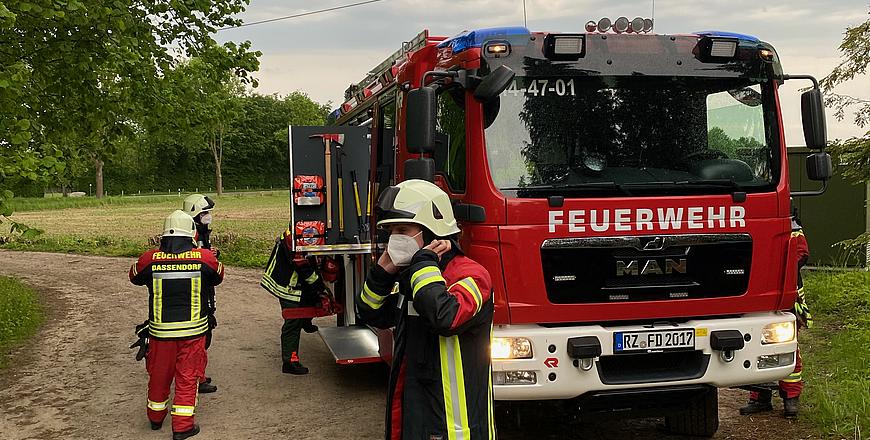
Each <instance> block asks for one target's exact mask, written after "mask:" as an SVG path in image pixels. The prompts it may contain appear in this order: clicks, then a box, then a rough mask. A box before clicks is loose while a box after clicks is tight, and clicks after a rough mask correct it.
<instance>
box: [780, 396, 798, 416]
mask: <svg viewBox="0 0 870 440" xmlns="http://www.w3.org/2000/svg"><path fill="white" fill-rule="evenodd" d="M799 407H800V397H792V398H785V399H782V415H783V416H784V417H785V418H787V419H796V418H797V416H798V409H799Z"/></svg>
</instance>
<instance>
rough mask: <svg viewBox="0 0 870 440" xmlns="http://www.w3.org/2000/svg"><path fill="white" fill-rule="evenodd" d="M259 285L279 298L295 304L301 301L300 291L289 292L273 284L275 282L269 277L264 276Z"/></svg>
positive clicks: (285, 288)
mask: <svg viewBox="0 0 870 440" xmlns="http://www.w3.org/2000/svg"><path fill="white" fill-rule="evenodd" d="M260 284H261V285H262V286H263V287H266V289H267V290H269V292H271V293H272V294H273V295H275V296H277V297H279V298H283V299H286V300H289V301H296V302H299V301H300V300H301V299H302V291H301V290H290V289H288V288H287V287H281V286H279V285H278V283H276V282H275V280H273V279H271V278H269V277H266V276H264V277H263V279H262V280H260Z"/></svg>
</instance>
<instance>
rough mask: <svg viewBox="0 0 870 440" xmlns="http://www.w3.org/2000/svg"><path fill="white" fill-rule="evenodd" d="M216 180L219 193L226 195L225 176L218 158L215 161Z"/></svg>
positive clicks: (219, 194)
mask: <svg viewBox="0 0 870 440" xmlns="http://www.w3.org/2000/svg"><path fill="white" fill-rule="evenodd" d="M214 180H215V188H217V195H218V196H222V195H224V178H223V176H221V161H220V160H216V161H215V163H214Z"/></svg>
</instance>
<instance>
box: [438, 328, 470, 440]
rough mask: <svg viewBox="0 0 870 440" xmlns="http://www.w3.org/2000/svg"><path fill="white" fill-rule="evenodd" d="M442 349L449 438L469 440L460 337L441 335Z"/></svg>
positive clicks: (452, 439) (442, 388)
mask: <svg viewBox="0 0 870 440" xmlns="http://www.w3.org/2000/svg"><path fill="white" fill-rule="evenodd" d="M438 339H439V346H440V347H439V348H440V351H441V390H442V392H443V394H444V414H445V416H446V421H447V437H448V440H467V439H469V438H470V437H471V430H470V429H469V427H468V409H467V406H466V402H465V377H464V374H463V371H462V350H461V348H460V346H459V337H458V336H450V337H444V336H439V337H438Z"/></svg>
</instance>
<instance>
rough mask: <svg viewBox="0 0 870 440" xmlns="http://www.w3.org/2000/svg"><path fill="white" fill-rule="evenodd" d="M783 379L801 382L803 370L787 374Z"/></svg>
mask: <svg viewBox="0 0 870 440" xmlns="http://www.w3.org/2000/svg"><path fill="white" fill-rule="evenodd" d="M782 381H783V382H789V383H794V382H800V381H801V372H797V373H791V374H789V375H788V376H786V378H785V379H783V380H782Z"/></svg>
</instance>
